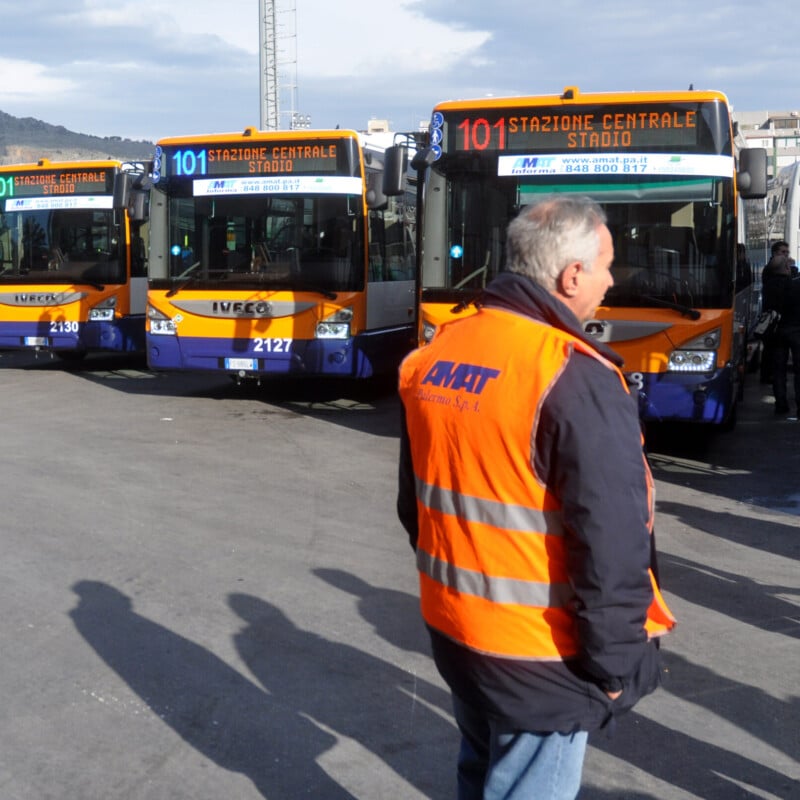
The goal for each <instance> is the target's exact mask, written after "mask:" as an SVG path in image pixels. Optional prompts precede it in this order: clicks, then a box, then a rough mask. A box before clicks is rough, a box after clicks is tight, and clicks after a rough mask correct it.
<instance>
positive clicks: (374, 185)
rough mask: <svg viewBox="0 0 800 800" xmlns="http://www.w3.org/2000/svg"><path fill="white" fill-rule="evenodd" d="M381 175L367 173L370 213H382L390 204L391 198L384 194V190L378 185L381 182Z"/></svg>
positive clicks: (367, 196) (367, 195)
mask: <svg viewBox="0 0 800 800" xmlns="http://www.w3.org/2000/svg"><path fill="white" fill-rule="evenodd" d="M380 179H381V177H380V173H378V172H369V173H367V194H366V199H367V208H368V209H369V210H370V211H380V210H381V209H382V208H386V206H387V205H388V204H389V198H388V197H387V196H386V195H385V194H384V193H383V189H382V187H381V186H379V185H378V183H379V182H380Z"/></svg>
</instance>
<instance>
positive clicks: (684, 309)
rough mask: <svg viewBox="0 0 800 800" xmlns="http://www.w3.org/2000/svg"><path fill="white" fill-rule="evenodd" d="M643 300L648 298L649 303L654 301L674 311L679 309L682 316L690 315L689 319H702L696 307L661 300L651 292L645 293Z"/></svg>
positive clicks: (654, 303) (657, 304) (655, 303)
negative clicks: (650, 293)
mask: <svg viewBox="0 0 800 800" xmlns="http://www.w3.org/2000/svg"><path fill="white" fill-rule="evenodd" d="M642 300H647V302H648V303H653V305H656V306H663V307H664V308H671V309H672V310H673V311H679V312H680V314H681V316H683V317H688V318H689V319H700V312H699V311H698V310H697V309H696V308H692V307H691V306H686V305H684V304H683V303H673V302H672V300H661V299H660V298H658V297H653V296H652V295H649V294H643V295H642Z"/></svg>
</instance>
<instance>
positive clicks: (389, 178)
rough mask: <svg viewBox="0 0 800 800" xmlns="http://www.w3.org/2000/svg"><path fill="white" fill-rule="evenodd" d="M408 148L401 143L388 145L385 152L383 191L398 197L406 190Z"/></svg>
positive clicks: (387, 194)
mask: <svg viewBox="0 0 800 800" xmlns="http://www.w3.org/2000/svg"><path fill="white" fill-rule="evenodd" d="M407 167H408V149H407V148H405V147H403V146H402V145H399V144H393V145H392V146H391V147H387V148H386V151H385V152H384V154H383V193H384V194H385V195H386V196H387V197H397V196H398V195H401V194H403V192H404V191H405V183H406V169H407Z"/></svg>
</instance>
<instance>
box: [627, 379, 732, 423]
mask: <svg viewBox="0 0 800 800" xmlns="http://www.w3.org/2000/svg"><path fill="white" fill-rule="evenodd" d="M629 377H633V379H634V383H635V385H637V386H638V387H639V416H640V417H641V418H642V419H643V420H645V421H646V422H700V423H710V424H722V423H723V422H725V421H726V420H727V418H728V415H729V414H730V412H731V409H732V406H733V403H734V400H735V397H734V391H735V390H734V384H733V371H732V370H731V369H730V368H728V369H721V370H716V371H715V372H714V373H713V374H712V375H692V374H687V373H671V372H670V373H660V374H651V373H641V372H640V373H635V374H634V375H633V376H629ZM632 391H633V389H632Z"/></svg>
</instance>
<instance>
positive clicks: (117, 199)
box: [114, 172, 133, 208]
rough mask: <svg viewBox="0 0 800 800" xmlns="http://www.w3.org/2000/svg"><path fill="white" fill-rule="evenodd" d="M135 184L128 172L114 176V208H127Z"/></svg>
mask: <svg viewBox="0 0 800 800" xmlns="http://www.w3.org/2000/svg"><path fill="white" fill-rule="evenodd" d="M132 185H133V182H132V180H131V176H130V174H129V173H127V172H118V173H117V174H116V175H114V208H127V207H128V198H129V196H130V193H131V186H132Z"/></svg>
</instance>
